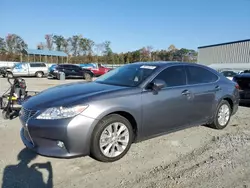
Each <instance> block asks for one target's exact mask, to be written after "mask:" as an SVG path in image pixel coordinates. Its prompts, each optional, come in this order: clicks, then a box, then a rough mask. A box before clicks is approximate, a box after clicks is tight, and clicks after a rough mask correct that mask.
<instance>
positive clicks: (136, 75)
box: [95, 64, 158, 87]
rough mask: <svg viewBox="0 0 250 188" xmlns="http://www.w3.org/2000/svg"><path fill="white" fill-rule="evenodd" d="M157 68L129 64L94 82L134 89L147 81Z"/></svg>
mask: <svg viewBox="0 0 250 188" xmlns="http://www.w3.org/2000/svg"><path fill="white" fill-rule="evenodd" d="M157 68H158V67H157V66H152V65H141V64H140V65H138V64H134V65H132V64H130V65H124V66H122V67H119V68H116V69H114V70H112V71H110V72H108V73H106V74H104V75H103V76H101V77H99V78H98V79H96V80H95V82H97V83H102V84H109V85H119V86H126V87H136V86H138V85H139V84H141V83H142V82H143V81H144V80H145V79H147V78H148V77H149V76H150V75H151V74H152V73H153V72H154V71H155V70H156V69H157Z"/></svg>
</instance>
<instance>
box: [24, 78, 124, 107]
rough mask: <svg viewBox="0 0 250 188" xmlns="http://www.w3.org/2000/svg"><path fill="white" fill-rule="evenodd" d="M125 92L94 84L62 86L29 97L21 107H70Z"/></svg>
mask: <svg viewBox="0 0 250 188" xmlns="http://www.w3.org/2000/svg"><path fill="white" fill-rule="evenodd" d="M124 89H125V90H126V89H127V87H121V86H114V85H105V84H99V83H95V82H89V83H84V82H79V83H70V84H63V85H59V86H56V87H52V88H49V89H47V90H44V91H42V92H40V93H39V94H37V95H35V96H33V97H31V98H30V99H28V100H27V101H26V102H24V103H23V105H22V106H23V107H24V108H26V109H31V110H41V109H45V108H50V107H57V106H70V105H74V104H79V103H86V102H88V100H90V98H92V97H93V96H100V95H101V94H105V93H110V92H115V91H120V90H124Z"/></svg>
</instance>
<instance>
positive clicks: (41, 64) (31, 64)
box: [30, 63, 46, 67]
mask: <svg viewBox="0 0 250 188" xmlns="http://www.w3.org/2000/svg"><path fill="white" fill-rule="evenodd" d="M30 67H46V65H45V64H44V63H30Z"/></svg>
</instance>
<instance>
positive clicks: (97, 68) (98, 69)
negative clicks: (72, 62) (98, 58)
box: [79, 63, 112, 77]
mask: <svg viewBox="0 0 250 188" xmlns="http://www.w3.org/2000/svg"><path fill="white" fill-rule="evenodd" d="M79 66H81V67H83V68H86V69H89V70H91V71H92V72H93V73H94V76H96V77H97V76H101V75H103V74H106V73H107V72H109V71H110V70H112V69H111V68H107V67H105V66H104V65H102V64H100V63H88V64H80V65H79Z"/></svg>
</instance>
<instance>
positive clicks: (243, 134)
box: [0, 78, 250, 188]
mask: <svg viewBox="0 0 250 188" xmlns="http://www.w3.org/2000/svg"><path fill="white" fill-rule="evenodd" d="M26 81H27V84H28V90H38V91H40V90H43V89H46V88H48V87H52V86H54V85H57V84H62V83H66V82H67V83H68V82H76V81H79V80H67V81H58V80H47V79H46V78H44V79H37V78H26ZM6 88H7V84H6V79H2V78H0V92H1V93H3V91H5V90H6ZM249 115H250V108H248V107H240V108H239V111H238V112H237V114H236V115H235V116H233V117H232V119H231V122H230V124H229V125H228V127H227V128H226V129H224V130H220V131H219V130H213V129H211V128H207V127H205V126H199V127H193V128H189V129H186V130H183V131H178V132H175V133H171V134H168V135H166V136H161V137H158V138H154V139H151V140H148V141H144V142H141V143H137V144H133V145H132V147H131V149H130V151H129V152H128V154H127V155H126V156H125V157H124V158H122V159H121V160H119V161H117V162H114V163H109V164H108V163H100V162H97V161H95V160H93V159H91V158H89V157H82V158H76V159H54V158H46V157H42V156H37V155H35V154H34V153H31V152H29V151H27V150H26V149H24V146H23V144H22V142H21V140H20V138H19V130H20V124H19V121H18V118H16V119H13V120H8V121H7V120H3V119H0V138H1V141H0V142H1V145H0V175H1V176H2V179H0V184H3V186H2V187H11V188H12V187H20V188H25V187H31V188H33V187H37V188H38V187H58V188H69V187H76V188H83V187H87V188H91V187H102V188H106V187H107V188H110V187H129V188H130V187H135V188H139V187H148V188H149V187H152V188H156V187H164V188H165V187H192V188H195V187H205V188H211V187H250V178H249V177H250V121H249V119H250V118H249ZM12 182H15V186H13V185H11V183H12Z"/></svg>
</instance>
